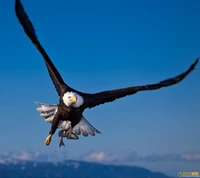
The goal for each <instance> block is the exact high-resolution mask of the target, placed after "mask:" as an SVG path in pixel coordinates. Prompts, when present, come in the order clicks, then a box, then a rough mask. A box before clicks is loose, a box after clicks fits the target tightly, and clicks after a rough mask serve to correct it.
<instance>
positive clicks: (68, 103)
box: [62, 92, 84, 108]
mask: <svg viewBox="0 0 200 178" xmlns="http://www.w3.org/2000/svg"><path fill="white" fill-rule="evenodd" d="M69 96H76V98H77V100H76V102H75V103H71V101H70V100H69ZM62 99H63V102H64V103H65V105H66V106H72V107H75V108H78V107H79V106H81V105H82V104H83V102H84V99H83V97H82V96H80V95H79V94H78V93H76V92H66V93H65V94H64V96H63V98H62Z"/></svg>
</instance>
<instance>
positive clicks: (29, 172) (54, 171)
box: [0, 160, 170, 178]
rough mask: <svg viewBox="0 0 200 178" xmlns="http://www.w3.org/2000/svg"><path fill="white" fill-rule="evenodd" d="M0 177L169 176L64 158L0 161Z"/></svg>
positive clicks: (135, 167) (135, 168)
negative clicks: (57, 159) (45, 160)
mask: <svg viewBox="0 0 200 178" xmlns="http://www.w3.org/2000/svg"><path fill="white" fill-rule="evenodd" d="M0 177H2V178H5V177H20V178H23V177H55V178H56V177H68V178H69V177H76V178H78V177H79V178H82V177H84V178H86V177H88V178H92V177H98V178H108V177H109V178H122V177H129V178H130V177H134V178H170V177H169V176H167V175H165V174H163V173H160V172H151V171H149V170H148V169H145V168H142V167H137V166H120V165H106V164H99V163H91V162H84V161H73V160H66V161H62V162H56V163H53V162H42V161H40V162H38V161H37V162H36V161H21V160H20V161H19V160H15V161H14V160H13V161H12V162H4V163H0Z"/></svg>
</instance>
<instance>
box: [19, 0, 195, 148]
mask: <svg viewBox="0 0 200 178" xmlns="http://www.w3.org/2000/svg"><path fill="white" fill-rule="evenodd" d="M15 12H16V15H17V18H18V20H19V22H20V24H21V25H22V27H23V29H24V31H25V33H26V35H27V36H28V37H29V39H30V40H31V41H32V43H33V44H34V45H35V47H36V48H37V49H38V51H39V52H40V54H41V55H42V56H43V59H44V61H45V64H46V67H47V69H48V73H49V75H50V77H51V79H52V81H53V84H54V86H55V88H56V91H57V93H58V95H59V96H60V101H59V104H58V112H57V113H56V114H55V116H54V119H53V122H52V127H51V130H50V132H49V136H48V137H47V139H46V145H48V144H49V143H50V141H51V136H52V135H53V134H54V132H55V131H56V129H57V127H58V124H59V122H60V120H63V121H66V120H69V121H71V122H72V128H73V127H74V126H76V124H78V123H79V121H80V119H81V117H82V113H83V111H84V110H85V109H86V108H92V107H95V106H98V105H100V104H104V103H107V102H112V101H114V100H116V99H119V98H122V97H125V96H127V95H132V94H135V93H137V92H139V91H146V90H157V89H160V88H162V87H168V86H171V85H174V84H177V83H179V82H180V81H182V80H183V79H184V78H185V77H186V76H187V75H188V74H189V73H190V72H191V71H192V70H193V69H194V68H195V66H196V64H197V63H198V60H199V58H197V59H196V61H195V62H194V63H193V64H192V65H191V66H190V67H189V69H188V70H186V71H185V72H184V73H182V74H180V75H178V76H176V77H174V78H170V79H167V80H163V81H161V82H159V83H155V84H150V85H144V86H133V87H128V88H122V89H117V90H110V91H103V92H100V93H95V94H88V93H82V92H80V91H77V90H75V89H73V88H71V87H69V86H68V85H67V84H66V83H65V82H64V81H63V79H62V77H61V75H60V74H59V72H58V71H57V69H56V67H55V66H54V64H53V63H52V61H51V59H50V58H49V56H48V55H47V53H46V52H45V50H44V48H43V47H42V45H41V44H40V42H39V40H38V38H37V36H36V33H35V30H34V27H33V25H32V23H31V21H30V20H29V18H28V16H27V14H26V13H25V11H24V8H23V6H22V4H21V2H20V0H16V3H15ZM68 92H75V93H76V94H78V95H80V97H82V99H83V103H81V105H80V106H79V107H77V106H73V105H69V106H68V105H66V103H67V102H68V100H67V99H66V100H65V99H64V98H65V94H66V93H68ZM78 95H77V97H78ZM81 101H82V100H81ZM69 137H70V132H69Z"/></svg>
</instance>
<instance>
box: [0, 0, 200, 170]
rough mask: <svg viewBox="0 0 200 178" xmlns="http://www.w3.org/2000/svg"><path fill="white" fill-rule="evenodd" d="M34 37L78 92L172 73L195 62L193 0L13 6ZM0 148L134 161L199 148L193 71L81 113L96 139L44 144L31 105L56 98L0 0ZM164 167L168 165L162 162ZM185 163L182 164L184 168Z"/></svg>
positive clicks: (28, 1) (196, 4) (197, 4)
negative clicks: (128, 155)
mask: <svg viewBox="0 0 200 178" xmlns="http://www.w3.org/2000/svg"><path fill="white" fill-rule="evenodd" d="M22 3H23V5H24V7H25V10H26V11H27V13H28V15H29V18H30V19H31V21H32V22H33V24H34V27H35V29H36V32H37V35H38V38H39V40H40V42H41V43H42V45H43V46H44V48H45V50H46V51H47V53H48V54H49V56H50V57H51V59H52V61H53V62H54V64H55V65H56V67H57V68H58V70H59V71H60V73H61V75H62V76H63V78H64V80H65V82H66V83H67V84H69V85H70V86H71V87H73V88H75V89H78V90H81V91H83V92H98V91H102V90H108V89H116V88H121V87H126V86H131V85H138V84H149V83H154V82H158V81H160V80H163V79H166V78H169V77H172V76H175V75H177V74H179V73H181V72H183V71H184V70H186V69H187V68H188V67H189V65H190V64H191V63H192V62H193V61H194V60H195V59H196V57H197V56H200V43H199V42H200V35H199V34H200V24H199V19H200V11H199V8H200V1H198V0H193V1H186V0H177V1H172V0H169V1H159V0H154V1H151V2H150V1H148V0H144V1H131V0H130V1H118V0H110V1H107V0H101V1H93V0H86V1H67V0H60V1H53V0H49V1H47V0H41V1H39V0H38V1H34V0H23V1H22ZM0 21H1V28H0V36H1V40H0V49H1V53H0V60H1V65H0V81H1V83H0V88H1V92H0V104H1V124H0V132H1V134H0V140H1V149H6V150H16V151H17V150H21V149H26V150H39V151H41V152H53V151H62V152H67V153H68V155H69V157H70V158H75V157H77V156H79V155H82V154H84V153H87V152H90V151H104V152H109V153H112V154H117V153H119V152H121V151H124V150H132V151H136V152H137V153H138V154H140V155H149V154H153V153H156V154H167V153H182V152H197V151H199V150H200V142H199V141H197V140H199V125H200V107H199V106H200V94H199V91H200V80H199V76H200V65H197V67H196V70H194V71H193V72H192V73H191V74H190V75H189V76H188V77H187V78H186V79H185V80H184V81H183V82H181V83H180V84H178V85H175V86H172V87H169V88H164V89H161V90H157V91H151V92H148V91H147V92H140V93H138V94H136V95H133V96H130V97H126V98H123V99H120V100H117V101H115V102H113V103H109V104H105V105H101V106H99V107H96V108H94V109H90V110H86V111H85V112H84V116H85V117H86V118H87V119H88V120H89V121H90V122H91V124H93V125H94V126H95V127H96V128H97V129H99V130H100V131H101V132H102V134H101V135H97V136H95V137H87V138H84V137H82V136H81V137H80V139H79V141H69V140H68V141H65V143H66V148H62V149H59V148H58V137H57V134H55V136H54V137H53V140H52V143H51V145H50V146H48V147H46V146H45V145H44V140H45V138H46V136H47V135H48V132H49V129H50V124H46V123H45V122H44V120H43V119H42V118H40V117H39V114H38V113H37V112H36V110H35V109H36V107H37V105H35V104H34V102H33V101H34V100H36V101H40V102H44V103H52V104H56V103H57V102H58V96H57V93H56V91H55V89H54V86H53V84H52V82H51V80H50V78H49V76H48V73H47V70H46V67H45V65H44V62H43V59H42V57H41V56H40V54H39V53H38V52H37V50H36V49H35V47H34V46H33V45H32V43H31V42H30V40H29V39H28V38H27V36H26V35H25V34H24V32H23V30H22V27H21V26H20V25H19V22H18V20H17V18H16V16H15V13H14V0H9V1H0ZM169 166H170V165H169ZM186 167H187V166H186Z"/></svg>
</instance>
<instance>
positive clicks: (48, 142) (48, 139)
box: [45, 135, 52, 145]
mask: <svg viewBox="0 0 200 178" xmlns="http://www.w3.org/2000/svg"><path fill="white" fill-rule="evenodd" d="M51 137H52V135H49V136H48V137H47V138H46V140H45V145H49V144H50V143H51Z"/></svg>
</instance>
